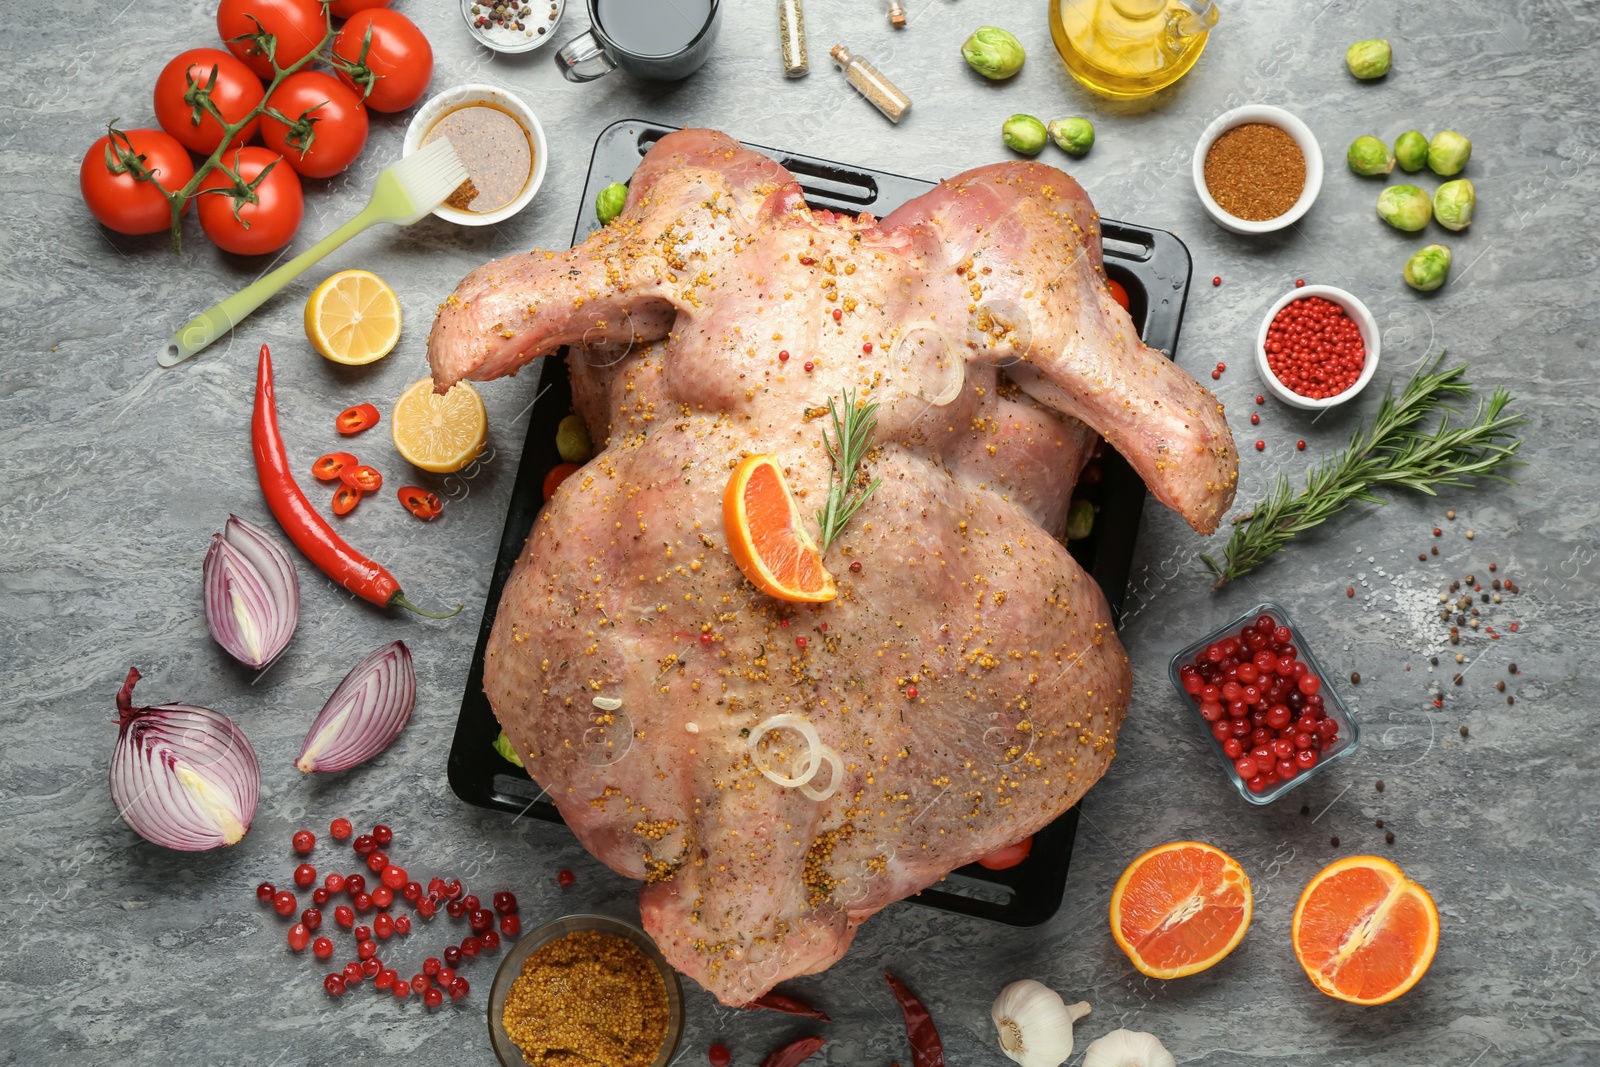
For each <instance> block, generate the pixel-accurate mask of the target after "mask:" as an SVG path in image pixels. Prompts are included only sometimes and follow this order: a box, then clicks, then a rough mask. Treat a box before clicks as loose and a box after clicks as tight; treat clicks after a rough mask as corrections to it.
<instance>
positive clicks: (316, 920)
mask: <svg viewBox="0 0 1600 1067" xmlns="http://www.w3.org/2000/svg"><path fill="white" fill-rule="evenodd" d="M300 921H301V922H302V923H304V924H305V927H306V929H307V930H316V929H320V928H321V926H322V912H320V911H318V910H317V909H316V908H307V909H306V910H305V911H302V912H301V913H300Z"/></svg>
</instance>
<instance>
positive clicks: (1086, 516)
mask: <svg viewBox="0 0 1600 1067" xmlns="http://www.w3.org/2000/svg"><path fill="white" fill-rule="evenodd" d="M1093 531H1094V505H1093V504H1091V503H1089V502H1088V501H1087V500H1074V501H1073V502H1072V506H1071V507H1069V508H1067V540H1068V541H1081V540H1083V539H1084V538H1085V537H1088V536H1089V534H1090V533H1092V532H1093Z"/></svg>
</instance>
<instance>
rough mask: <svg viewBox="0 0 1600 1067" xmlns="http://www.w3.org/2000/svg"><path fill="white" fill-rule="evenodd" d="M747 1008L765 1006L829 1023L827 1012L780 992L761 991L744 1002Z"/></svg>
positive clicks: (786, 1013) (769, 1008)
mask: <svg viewBox="0 0 1600 1067" xmlns="http://www.w3.org/2000/svg"><path fill="white" fill-rule="evenodd" d="M745 1007H747V1008H765V1009H767V1010H768V1011H781V1012H783V1013H784V1014H785V1015H798V1016H800V1017H801V1018H803V1019H815V1020H817V1022H819V1023H831V1022H833V1020H832V1019H830V1018H828V1013H827V1012H825V1011H820V1010H818V1009H816V1008H813V1007H812V1006H811V1005H809V1004H807V1003H806V1002H805V1001H803V1000H796V999H795V998H794V997H786V996H784V995H783V994H782V993H763V994H761V996H759V997H757V998H756V999H754V1000H752V1001H751V1002H750V1003H748V1004H746V1005H745Z"/></svg>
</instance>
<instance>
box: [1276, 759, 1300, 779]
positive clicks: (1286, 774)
mask: <svg viewBox="0 0 1600 1067" xmlns="http://www.w3.org/2000/svg"><path fill="white" fill-rule="evenodd" d="M1273 770H1274V771H1275V772H1276V773H1277V775H1278V777H1279V778H1282V779H1283V780H1284V781H1286V782H1287V781H1288V780H1289V779H1291V778H1293V777H1294V776H1295V775H1297V774H1299V773H1300V772H1299V771H1298V770H1297V769H1296V768H1295V765H1294V760H1292V759H1280V760H1279V761H1278V762H1277V763H1275V764H1273Z"/></svg>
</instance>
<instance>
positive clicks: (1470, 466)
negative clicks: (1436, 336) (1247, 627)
mask: <svg viewBox="0 0 1600 1067" xmlns="http://www.w3.org/2000/svg"><path fill="white" fill-rule="evenodd" d="M1443 359H1444V353H1443V352H1440V353H1439V355H1438V356H1437V357H1435V358H1434V359H1433V360H1432V361H1431V362H1429V363H1427V364H1426V365H1424V366H1423V367H1422V368H1421V369H1419V370H1418V371H1417V373H1416V374H1414V375H1412V377H1411V380H1410V381H1409V382H1407V383H1406V385H1405V388H1404V389H1402V390H1401V391H1400V395H1399V396H1398V397H1396V396H1395V395H1394V391H1393V389H1392V388H1391V389H1388V390H1386V391H1385V392H1384V395H1383V401H1382V403H1380V404H1379V405H1378V411H1377V414H1376V415H1375V416H1374V417H1373V420H1372V423H1371V425H1370V426H1367V425H1363V426H1361V427H1360V428H1358V429H1357V430H1356V432H1355V433H1354V434H1353V435H1352V436H1351V438H1350V444H1349V446H1348V447H1347V448H1346V449H1345V450H1344V451H1342V452H1340V453H1338V454H1336V455H1334V456H1332V457H1330V458H1328V459H1326V460H1323V461H1322V462H1321V463H1319V464H1318V465H1317V466H1316V467H1314V468H1313V469H1312V471H1311V473H1310V474H1308V475H1307V476H1306V484H1305V488H1303V489H1301V490H1300V491H1299V492H1298V493H1297V492H1295V490H1294V488H1293V487H1292V486H1291V485H1290V484H1289V479H1288V478H1286V477H1284V476H1283V475H1281V474H1280V475H1278V477H1277V479H1276V480H1275V481H1274V482H1273V485H1272V488H1271V489H1270V490H1268V492H1267V495H1266V497H1265V498H1264V499H1263V500H1262V501H1261V502H1260V503H1259V504H1257V505H1256V506H1255V507H1254V508H1252V509H1251V510H1250V511H1249V512H1247V513H1246V514H1245V516H1244V517H1243V518H1242V519H1237V520H1235V523H1234V527H1233V534H1232V535H1231V536H1230V537H1229V538H1228V546H1227V548H1226V550H1225V551H1224V553H1223V558H1222V560H1221V561H1220V562H1219V561H1217V560H1215V559H1213V558H1212V557H1211V556H1205V555H1203V556H1201V557H1200V558H1201V559H1202V560H1203V561H1204V562H1205V565H1206V569H1207V570H1208V571H1209V572H1210V573H1211V575H1212V576H1213V577H1215V579H1216V583H1215V587H1216V588H1218V589H1220V588H1222V586H1224V585H1226V584H1227V583H1228V582H1230V581H1232V580H1233V579H1235V578H1238V577H1239V576H1240V575H1244V574H1248V573H1250V572H1251V571H1253V570H1255V569H1256V568H1257V567H1259V566H1261V565H1262V564H1263V563H1265V562H1266V561H1267V558H1268V557H1269V556H1271V555H1272V554H1273V553H1275V552H1277V551H1278V550H1279V549H1281V548H1283V547H1284V546H1285V545H1287V544H1288V543H1289V542H1290V541H1292V540H1293V539H1294V537H1295V536H1296V535H1297V534H1299V533H1301V532H1303V531H1305V530H1309V529H1311V528H1312V527H1314V526H1317V525H1319V524H1321V523H1323V522H1325V521H1327V520H1328V519H1330V518H1332V517H1333V516H1335V515H1337V514H1338V513H1339V512H1341V511H1343V510H1344V509H1345V508H1347V507H1349V506H1350V505H1352V504H1355V503H1368V504H1382V503H1384V500H1383V498H1382V497H1381V496H1379V495H1378V490H1380V489H1389V488H1398V489H1412V490H1415V491H1416V492H1419V493H1427V494H1428V495H1430V496H1433V495H1436V494H1437V493H1438V490H1439V487H1440V486H1447V487H1459V486H1467V485H1471V484H1473V482H1474V481H1475V480H1477V479H1480V478H1492V479H1495V480H1497V481H1510V479H1509V478H1507V477H1506V476H1505V475H1504V474H1502V473H1500V472H1501V471H1502V470H1503V469H1505V468H1507V467H1515V466H1521V462H1520V461H1519V460H1517V459H1516V458H1515V457H1516V453H1517V449H1518V447H1519V446H1521V444H1522V441H1521V440H1520V439H1519V438H1518V437H1517V436H1516V433H1515V431H1516V429H1517V428H1518V427H1520V426H1522V425H1524V424H1525V423H1526V422H1527V420H1526V419H1525V418H1523V417H1522V416H1520V415H1507V414H1505V409H1506V406H1507V405H1508V404H1510V403H1511V399H1512V398H1511V394H1510V393H1508V392H1506V391H1505V390H1504V389H1496V390H1495V391H1494V393H1493V394H1491V395H1490V396H1489V398H1488V399H1487V400H1481V399H1480V400H1479V402H1478V406H1477V410H1476V411H1475V412H1474V413H1473V416H1472V419H1471V421H1470V422H1468V423H1466V424H1464V425H1461V426H1452V425H1451V422H1450V416H1451V414H1452V413H1453V412H1454V409H1453V408H1451V407H1450V406H1449V404H1450V403H1451V402H1452V401H1454V400H1455V399H1457V398H1458V397H1461V396H1464V395H1466V394H1467V393H1469V392H1471V390H1472V387H1471V385H1469V384H1468V383H1467V381H1466V379H1465V378H1464V375H1465V373H1466V369H1467V368H1466V365H1465V364H1462V365H1460V366H1456V367H1451V368H1449V369H1448V370H1440V369H1439V364H1440V362H1441V361H1442V360H1443ZM1435 414H1438V415H1439V421H1438V424H1437V425H1436V426H1435V427H1434V428H1433V429H1431V430H1429V429H1423V428H1420V426H1421V424H1422V423H1423V422H1425V421H1426V420H1428V419H1429V418H1430V417H1431V416H1433V415H1435Z"/></svg>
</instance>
